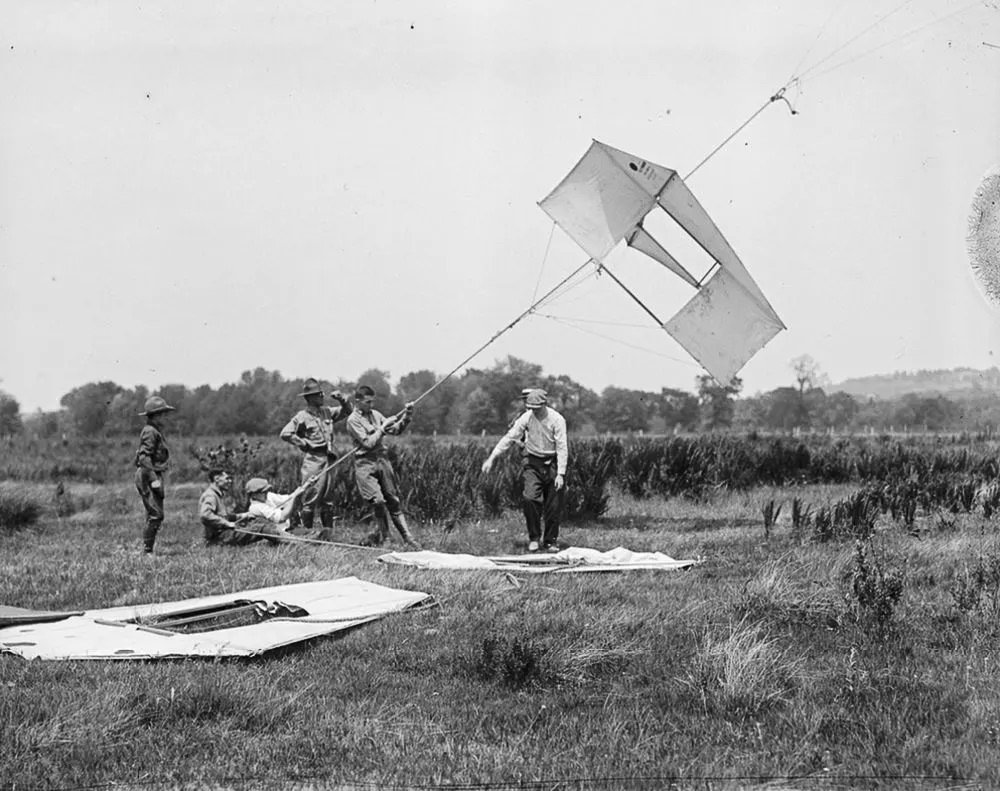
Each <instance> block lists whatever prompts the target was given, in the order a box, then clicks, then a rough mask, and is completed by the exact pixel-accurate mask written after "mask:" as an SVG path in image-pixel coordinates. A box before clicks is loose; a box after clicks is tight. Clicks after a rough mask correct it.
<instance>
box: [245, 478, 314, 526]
mask: <svg viewBox="0 0 1000 791" xmlns="http://www.w3.org/2000/svg"><path fill="white" fill-rule="evenodd" d="M313 483H315V481H312V479H310V480H309V481H306V483H304V484H303V485H302V486H300V487H299V488H298V489H296V490H295V491H294V492H292V493H291V494H278V493H277V492H274V491H271V484H270V483H268V481H267V478H251V479H250V480H249V481H247V482H246V487H245V488H246V492H247V495H249V497H250V505H249V507H248V508H247V514H249V515H250V516H251V517H253V522H252V523H251V528H255V527H256V526H257V524H258V523H259V522H263V523H264V524H265V525H274V526H275V527H277V528H278V529H279V530H281V531H282V532H283V533H285V534H287V535H289V536H291V537H292V538H305V539H308V540H310V541H333V538H334V534H333V529H332V528H329V527H321V528H319V529H306V528H293V527H291V525H290V522H289V519H290V518H291V515H292V511H294V510H295V505H296V501H297V500H298V499H299V498H300V497H301V496H302V495H303V493H304V492H306V491H307V490H308V488H309V486H310V485H312V484H313Z"/></svg>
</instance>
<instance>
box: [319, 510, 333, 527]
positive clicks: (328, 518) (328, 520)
mask: <svg viewBox="0 0 1000 791" xmlns="http://www.w3.org/2000/svg"><path fill="white" fill-rule="evenodd" d="M319 523H320V524H321V525H323V527H329V528H332V527H333V509H332V508H320V509H319Z"/></svg>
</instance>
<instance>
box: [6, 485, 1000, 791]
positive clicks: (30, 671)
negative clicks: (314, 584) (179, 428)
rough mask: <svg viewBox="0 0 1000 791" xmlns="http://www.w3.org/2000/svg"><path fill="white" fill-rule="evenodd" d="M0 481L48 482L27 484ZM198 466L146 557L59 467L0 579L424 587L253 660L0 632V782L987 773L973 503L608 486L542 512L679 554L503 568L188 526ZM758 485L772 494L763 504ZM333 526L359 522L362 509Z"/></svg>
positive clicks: (992, 719) (136, 524) (984, 551)
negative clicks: (848, 508)
mask: <svg viewBox="0 0 1000 791" xmlns="http://www.w3.org/2000/svg"><path fill="white" fill-rule="evenodd" d="M19 486H21V487H24V490H25V491H26V492H27V493H29V494H30V495H32V496H34V497H36V499H40V500H44V501H46V502H48V501H49V500H50V499H51V489H52V487H51V485H43V484H20V485H19ZM855 488H856V487H855ZM199 489H200V486H199V485H197V484H180V485H176V486H172V487H170V488H169V489H168V499H167V506H168V509H167V520H166V523H165V526H164V528H163V530H162V532H161V538H160V541H159V544H158V549H159V550H160V552H159V553H158V554H157V555H155V556H154V557H152V558H147V557H143V556H142V555H141V554H140V553H139V551H138V550H139V530H140V525H141V521H142V520H141V513H140V510H141V509H140V506H139V503H138V498H137V497H136V496H135V492H134V491H133V490H131V488H130V487H127V486H124V485H121V486H116V485H93V484H91V485H86V484H75V485H71V486H70V487H69V495H70V497H71V498H72V502H73V507H72V508H64V509H63V511H64V512H67V511H71V510H72V511H75V512H74V513H72V514H68V515H65V516H62V517H59V516H56V515H55V514H54V513H53V511H52V509H51V508H50V507H47V508H46V509H45V512H44V513H43V515H42V518H41V519H40V521H39V522H38V524H37V525H36V526H34V527H31V528H26V529H20V530H15V531H10V530H8V531H6V532H0V568H2V573H0V602H3V603H7V604H13V605H18V606H22V607H36V608H50V609H64V608H70V609H79V608H88V607H90V608H94V607H107V606H112V605H123V604H129V603H142V602H147V601H158V600H167V599H179V598H185V597H190V596H201V595H208V594H213V593H222V592H230V591H236V590H241V589H245V588H252V587H259V586H264V585H274V584H280V583H290V582H299V581H308V580H317V579H328V578H337V577H344V576H357V577H360V578H362V579H365V580H371V581H373V582H377V583H379V584H384V585H389V586H392V587H398V588H404V589H412V590H421V591H426V592H428V593H430V594H432V595H433V596H434V599H435V601H436V602H437V604H438V605H439V606H437V607H434V608H430V609H427V610H423V611H420V612H415V613H408V614H400V615H396V616H392V617H389V618H386V619H384V620H382V621H380V622H376V623H373V624H369V625H366V626H363V627H360V628H358V629H356V630H353V631H350V632H347V633H343V634H341V635H340V636H337V637H331V638H325V639H320V640H316V641H314V642H313V643H311V644H308V645H305V646H302V647H299V648H296V649H292V650H285V651H282V652H279V653H275V654H272V655H269V656H267V657H265V658H262V659H259V660H255V661H223V662H214V663H213V662H206V661H167V662H134V663H133V662H122V663H109V662H93V663H81V662H75V663H65V662H50V663H44V662H25V661H24V660H21V659H20V658H17V657H14V656H11V655H3V656H0V744H2V750H0V786H2V787H3V788H10V789H14V788H18V789H21V788H79V787H94V786H108V785H110V784H113V785H114V787H116V788H117V787H157V786H159V785H163V786H166V787H176V786H187V787H192V788H193V787H252V788H257V787H275V788H279V787H301V788H326V787H342V786H353V787H386V786H393V785H396V786H407V787H414V786H420V785H440V784H453V785H454V784H460V785H461V786H462V787H469V786H472V785H476V784H483V785H487V786H488V787H491V788H501V787H531V788H604V787H625V788H661V787H667V786H669V785H670V784H671V782H672V783H673V786H674V787H677V788H688V787H691V788H712V789H722V788H744V787H758V786H760V785H762V784H764V783H767V782H768V781H773V782H776V783H777V782H778V781H779V780H780V779H782V778H796V779H795V780H794V781H788V782H787V783H783V784H781V787H784V788H813V787H815V788H820V787H822V788H830V787H873V788H874V787H878V788H946V787H948V788H963V787H968V788H972V787H976V784H982V785H983V786H986V787H988V786H996V785H998V784H1000V768H998V767H1000V761H998V760H997V755H998V754H1000V752H998V751H1000V745H998V743H1000V696H998V691H1000V676H998V674H997V670H998V667H997V666H998V663H1000V656H998V653H997V649H996V645H997V636H998V635H997V630H998V620H997V616H998V614H1000V540H998V538H997V535H996V529H995V525H994V523H993V522H991V521H990V520H988V519H986V518H985V517H983V516H982V515H979V514H977V513H974V512H973V513H958V514H956V513H951V512H949V513H947V514H943V513H942V514H933V515H922V516H920V517H918V518H917V519H916V520H915V523H913V524H908V525H906V526H905V529H904V525H903V524H902V523H896V522H893V521H892V520H891V519H888V518H887V517H886V516H884V515H883V516H882V517H880V518H879V521H878V523H877V525H876V531H875V535H874V536H873V537H872V538H870V539H866V540H863V541H851V540H847V541H837V540H831V541H816V540H812V539H814V538H815V536H810V535H808V534H805V533H804V532H803V531H802V530H801V529H796V528H794V527H793V525H792V522H791V515H790V511H791V508H790V503H791V500H792V498H800V499H801V500H804V501H808V502H811V503H816V504H822V503H832V502H834V501H836V500H839V499H842V498H844V497H846V496H847V495H849V494H850V493H851V491H852V489H851V488H850V487H849V486H846V485H840V486H815V485H814V486H808V487H796V488H785V489H769V488H758V489H754V490H752V491H750V492H745V493H724V492H720V493H719V494H717V495H716V496H715V497H713V498H710V499H708V500H706V501H704V502H700V503H691V502H688V501H684V500H678V499H671V500H662V499H655V498H651V499H644V500H634V499H631V498H628V497H625V496H622V495H621V494H619V493H615V494H614V496H613V497H612V501H611V504H610V509H609V511H608V513H607V514H606V515H605V517H604V518H602V519H601V520H599V521H592V522H584V523H578V524H573V525H570V526H567V527H566V528H565V529H564V532H563V537H564V538H565V539H566V540H567V541H568V542H570V543H572V544H574V545H577V546H590V547H595V548H598V549H610V548H613V547H615V546H618V545H622V546H626V547H628V548H630V549H634V550H659V551H663V552H666V553H667V554H670V555H671V556H673V557H676V558H695V557H697V558H701V559H703V563H701V564H700V565H698V566H697V567H695V568H693V569H691V570H689V571H686V572H643V571H639V572H628V573H622V574H606V575H604V574H601V575H589V574H585V575H576V576H574V575H539V576H534V575H530V576H528V575H526V576H523V577H520V578H519V577H517V576H516V575H509V574H503V573H484V572H457V573H456V572H448V573H445V572H426V571H424V572H422V571H415V570H408V569H401V568H397V567H386V566H383V565H382V564H379V563H377V562H376V560H375V557H376V555H377V553H376V552H375V551H373V550H365V549H360V548H359V549H344V548H337V547H314V546H293V547H279V548H273V547H270V546H254V547H251V548H248V549H244V550H228V549H221V548H213V549H211V550H209V549H205V548H204V547H202V545H201V539H200V535H201V528H200V526H199V525H198V523H197V519H196V516H195V506H196V500H197V495H198V492H199ZM64 497H65V495H64ZM771 501H774V502H775V503H776V504H781V505H783V508H782V511H781V513H780V514H779V515H778V517H777V519H776V520H775V521H774V523H773V524H771V525H769V526H768V528H767V529H765V526H764V518H763V516H762V512H763V510H764V508H765V507H766V506H767V505H768V504H769V503H770V502H771ZM340 530H341V534H342V537H343V538H344V540H346V541H356V540H358V539H360V537H361V536H362V535H363V534H364V533H365V532H366V530H367V526H366V525H364V524H355V523H346V524H342V526H341V528H340ZM417 530H418V532H419V538H420V540H421V541H423V542H424V544H425V546H427V547H428V548H430V549H439V550H444V551H462V552H473V553H477V554H499V553H507V552H510V551H514V550H517V549H518V548H519V547H523V542H524V536H523V527H522V523H521V518H520V516H519V515H518V514H516V513H513V512H511V513H508V514H506V515H505V516H503V517H501V518H498V519H493V520H488V521H467V522H458V523H456V524H454V525H450V526H449V528H448V531H447V532H445V529H444V528H442V527H441V526H440V525H418V526H417ZM876 778H878V779H876Z"/></svg>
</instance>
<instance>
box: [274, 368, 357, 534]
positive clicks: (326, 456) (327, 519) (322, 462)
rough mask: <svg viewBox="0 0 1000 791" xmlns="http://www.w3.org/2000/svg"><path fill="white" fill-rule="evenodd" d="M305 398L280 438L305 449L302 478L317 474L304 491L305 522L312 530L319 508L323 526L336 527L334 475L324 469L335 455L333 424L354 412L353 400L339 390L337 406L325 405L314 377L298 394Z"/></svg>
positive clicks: (335, 397) (303, 522) (301, 479)
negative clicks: (334, 519) (334, 515)
mask: <svg viewBox="0 0 1000 791" xmlns="http://www.w3.org/2000/svg"><path fill="white" fill-rule="evenodd" d="M299 395H301V396H302V397H303V398H305V400H306V408H305V409H303V410H301V411H299V412H297V413H296V414H295V416H294V417H293V418H292V419H291V420H290V421H288V425H286V426H285V427H284V428H283V429H282V430H281V435H280V436H281V439H283V440H284V441H285V442H288V443H289V444H291V445H294V446H295V447H297V448H298V449H299V450H301V451H303V453H304V455H303V457H302V467H301V469H300V476H301V477H300V479H299V480H300V482H301V483H302V484H306V483H307V482H308V481H309V480H310V479H311V478H313V477H316V481H315V483H314V484H312V485H311V486H309V488H308V489H307V490H306V492H305V493H304V494H303V495H302V499H301V503H302V508H301V511H300V512H299V514H300V517H301V519H302V526H303V527H304V528H305V529H306V530H311V529H312V526H313V518H314V516H315V513H316V508H317V507H319V521H320V523H321V524H322V525H323V527H333V503H332V502H330V498H331V497H332V495H333V491H332V490H333V479H332V476H331V475H330V471H329V470H327V471H324V470H325V468H326V466H327V465H328V464H329V463H330V461H332V457H333V455H334V454H333V424H334V423H336V422H337V421H339V420H344V419H346V418H347V416H348V415H349V414H350V413H351V403H350V401H348V400H347V399H346V398H344V396H343V395H341V394H340V392H339V391H338V390H334V391H333V392H332V393H330V396H331V397H332V398H333V400H334V401H336V402H337V406H335V407H328V406H324V405H323V389H322V388H321V387H320V386H319V382H318V381H316V380H315V379H306V381H305V385H304V386H303V388H302V392H301V393H300V394H299Z"/></svg>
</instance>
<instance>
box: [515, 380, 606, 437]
mask: <svg viewBox="0 0 1000 791" xmlns="http://www.w3.org/2000/svg"><path fill="white" fill-rule="evenodd" d="M538 384H539V386H540V387H541V388H543V389H544V390H545V392H546V394H547V395H548V399H549V403H550V404H551V405H552V407H553V408H554V409H555V410H556V411H557V412H558V413H559V414H560V415H562V416H563V417H564V418H565V419H566V425H567V427H569V428H571V429H579V427H580V426H581V425H582V424H583V423H585V422H587V421H588V420H592V419H593V415H594V410H595V409H596V407H597V405H598V403H599V400H600V399H599V398H598V396H597V393H595V392H594V391H593V390H590V389H589V388H586V387H584V386H583V385H582V384H580V383H579V382H574V381H573V380H572V379H570V377H568V376H566V375H565V374H562V375H560V376H546V377H545V378H544V379H542V380H541V381H540V382H539V383H538ZM518 396H520V392H518ZM518 408H520V403H518Z"/></svg>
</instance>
